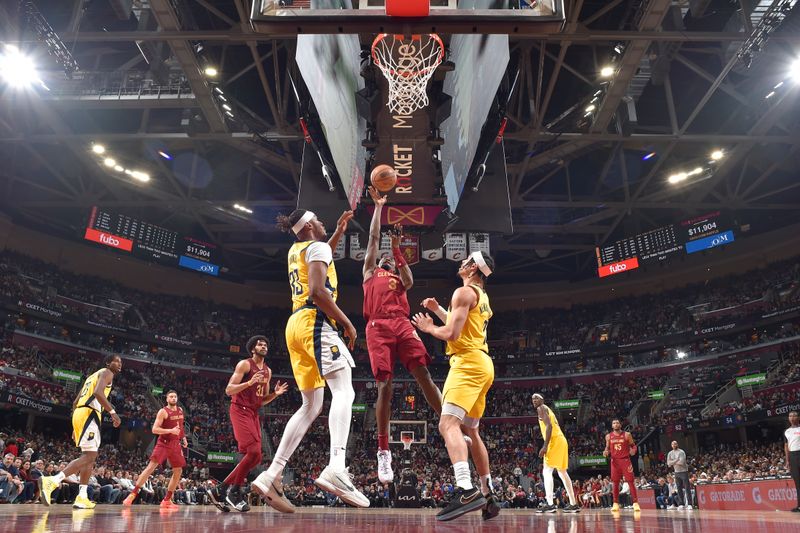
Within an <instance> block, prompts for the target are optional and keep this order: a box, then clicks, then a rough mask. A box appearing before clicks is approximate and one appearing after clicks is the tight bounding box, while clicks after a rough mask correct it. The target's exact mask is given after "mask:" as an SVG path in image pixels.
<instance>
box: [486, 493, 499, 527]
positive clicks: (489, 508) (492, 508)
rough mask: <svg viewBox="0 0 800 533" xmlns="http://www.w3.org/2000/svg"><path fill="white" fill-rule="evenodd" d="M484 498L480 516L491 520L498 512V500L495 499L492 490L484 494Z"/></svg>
mask: <svg viewBox="0 0 800 533" xmlns="http://www.w3.org/2000/svg"><path fill="white" fill-rule="evenodd" d="M484 498H486V505H484V506H483V510H482V511H481V518H483V519H484V520H491V519H492V518H494V517H495V516H497V515H499V514H500V500H498V499H497V495H496V494H495V493H494V491H492V492H490V493H489V494H487V495H485V496H484Z"/></svg>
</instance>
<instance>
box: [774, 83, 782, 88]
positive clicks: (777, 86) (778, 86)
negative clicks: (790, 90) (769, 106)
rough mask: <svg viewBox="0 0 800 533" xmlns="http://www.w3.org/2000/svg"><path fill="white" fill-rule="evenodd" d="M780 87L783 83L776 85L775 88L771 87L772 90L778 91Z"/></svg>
mask: <svg viewBox="0 0 800 533" xmlns="http://www.w3.org/2000/svg"><path fill="white" fill-rule="evenodd" d="M782 85H783V82H780V83H778V84H777V85H776V86H775V87H773V89H780V87H781V86H782Z"/></svg>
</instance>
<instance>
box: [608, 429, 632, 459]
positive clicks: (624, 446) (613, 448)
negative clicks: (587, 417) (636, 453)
mask: <svg viewBox="0 0 800 533" xmlns="http://www.w3.org/2000/svg"><path fill="white" fill-rule="evenodd" d="M608 437H609V438H608V449H609V451H610V453H611V458H612V459H630V458H631V447H630V444H629V443H628V434H627V433H626V432H624V431H623V432H622V433H615V432H613V431H612V432H611V433H609V434H608Z"/></svg>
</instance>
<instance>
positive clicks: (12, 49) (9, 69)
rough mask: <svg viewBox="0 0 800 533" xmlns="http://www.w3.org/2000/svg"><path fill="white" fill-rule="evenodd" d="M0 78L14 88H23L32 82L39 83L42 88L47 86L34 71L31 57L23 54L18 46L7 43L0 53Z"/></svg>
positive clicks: (32, 83)
mask: <svg viewBox="0 0 800 533" xmlns="http://www.w3.org/2000/svg"><path fill="white" fill-rule="evenodd" d="M0 78H2V79H3V80H4V81H5V82H6V83H7V84H8V85H9V86H10V87H12V88H14V89H25V88H28V87H30V86H32V85H34V84H39V85H40V86H42V87H43V88H44V89H47V86H46V85H45V84H44V82H43V81H42V79H41V78H40V77H39V73H38V72H36V65H35V64H34V62H33V58H31V57H29V56H26V55H25V54H23V53H22V52H21V51H20V49H19V48H17V47H16V46H14V45H11V44H7V45H5V46H4V47H3V52H2V53H0Z"/></svg>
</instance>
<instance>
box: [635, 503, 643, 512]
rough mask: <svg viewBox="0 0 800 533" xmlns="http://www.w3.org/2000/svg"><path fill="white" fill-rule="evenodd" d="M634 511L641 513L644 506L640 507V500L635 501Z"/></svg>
mask: <svg viewBox="0 0 800 533" xmlns="http://www.w3.org/2000/svg"><path fill="white" fill-rule="evenodd" d="M633 512H634V513H641V512H642V508H641V507H639V502H633Z"/></svg>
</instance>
